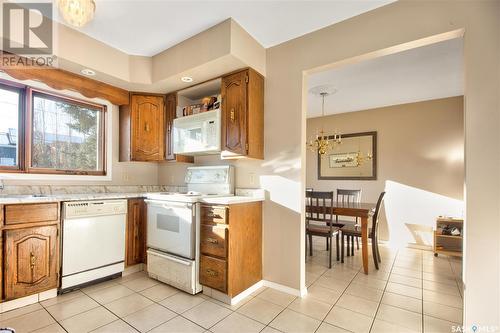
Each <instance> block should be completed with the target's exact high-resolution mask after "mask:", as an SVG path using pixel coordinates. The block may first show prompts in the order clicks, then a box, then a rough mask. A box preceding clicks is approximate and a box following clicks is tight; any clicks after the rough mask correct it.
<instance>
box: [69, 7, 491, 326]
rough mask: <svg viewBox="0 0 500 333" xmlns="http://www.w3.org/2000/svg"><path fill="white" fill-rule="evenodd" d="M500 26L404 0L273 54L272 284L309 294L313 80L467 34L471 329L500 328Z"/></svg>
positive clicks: (474, 10)
mask: <svg viewBox="0 0 500 333" xmlns="http://www.w3.org/2000/svg"><path fill="white" fill-rule="evenodd" d="M499 17H500V2H499V1H454V0H443V1H413V0H400V1H398V2H395V3H393V4H390V5H388V6H384V7H381V8H378V9H376V10H374V11H371V12H368V13H365V14H362V15H359V16H356V17H354V18H352V19H349V20H345V21H342V22H340V23H338V24H335V25H332V26H329V27H326V28H324V29H321V30H319V31H315V32H312V33H309V34H307V35H304V36H302V37H300V38H296V39H294V40H291V41H289V42H286V43H283V44H280V45H277V46H275V47H272V48H270V49H268V50H267V51H266V64H265V67H266V91H265V95H266V97H265V99H266V100H265V108H266V112H265V142H266V144H265V157H266V159H265V161H263V162H262V163H260V162H258V163H255V165H254V164H253V162H249V163H252V164H251V166H250V167H249V168H248V169H252V168H255V169H254V170H255V175H256V177H257V178H258V179H259V182H260V185H261V186H262V187H264V188H265V189H266V190H267V192H268V193H267V195H268V200H266V202H265V204H264V231H263V233H264V278H266V279H267V280H271V281H274V282H277V283H281V284H284V285H287V286H289V287H291V288H305V274H304V272H305V269H304V266H305V265H304V251H303V250H304V237H303V236H304V231H303V230H304V228H303V227H304V225H303V218H302V217H303V210H304V209H303V208H304V206H303V193H304V189H305V181H306V175H305V168H303V166H305V157H306V154H305V147H304V146H305V145H304V142H305V139H306V132H305V124H306V121H305V108H306V103H305V99H304V98H303V96H304V91H305V89H304V88H305V87H306V86H307V84H306V82H305V81H304V74H305V72H306V71H309V70H311V69H314V68H317V67H321V66H326V65H329V64H332V63H338V62H341V61H343V60H345V59H349V58H352V57H357V56H360V55H365V54H371V53H372V52H378V51H379V50H387V48H390V47H394V46H398V45H401V44H403V43H411V42H413V41H415V40H418V39H421V38H425V37H429V36H433V35H436V34H440V33H445V32H449V31H453V30H458V29H464V30H465V37H464V60H465V73H466V81H465V133H466V145H465V156H466V159H465V163H466V185H467V189H466V190H467V192H466V198H467V206H466V210H467V213H466V218H467V225H466V228H467V230H466V232H467V237H466V251H465V260H464V263H465V275H464V279H465V282H466V284H467V286H466V290H465V324H466V325H470V324H472V323H475V324H478V325H500V209H499V204H500V173H499V172H498V170H499V169H500V132H499V131H498V127H499V125H500V102H499V95H500V94H499V92H500V75H499V73H500V71H499V61H500V57H499V56H498V55H499V53H500V45H499V44H500V36H499V34H500V19H499ZM82 36H83V35H82ZM75 40H76V41H77V43H79V44H80V45H85V46H89V47H88V49H85V50H83V52H84V53H82V54H87V55H88V57H81V56H79V55H78V54H76V53H78V52H80V51H81V48H69V47H68V48H65V49H63V50H61V51H62V53H61V54H63V53H67V55H66V56H63V58H64V57H66V58H68V59H71V60H74V61H75V62H79V61H80V60H81V64H82V65H84V66H87V67H92V68H94V69H97V70H98V71H99V72H101V71H102V73H107V74H109V77H107V79H111V78H122V77H123V78H125V79H124V80H126V77H127V76H129V75H130V74H129V71H130V70H129V64H128V61H127V59H126V57H125V56H124V55H122V54H119V53H117V54H115V53H114V52H112V51H111V50H107V49H106V50H104V51H103V52H100V51H99V50H100V49H101V46H100V45H96V43H95V42H94V43H90V44H87V43H86V42H85V41H84V40H82V39H80V38H76V37H75V38H71V39H70V41H68V43H69V42H70V44H68V45H73V44H74V43H75ZM90 53H91V54H90ZM381 53H383V52H381ZM94 54H97V55H98V58H96V57H95V56H94ZM377 54H378V53H377ZM115 56H116V57H115ZM78 59H80V60H78ZM117 66H119V67H120V68H121V69H117ZM146 67H147V66H146ZM99 74H101V73H99ZM103 75H104V74H103ZM104 76H105V75H104ZM117 80H118V81H119V80H120V79H117ZM121 82H123V81H121ZM485 144H487V147H486V148H485ZM244 165H246V164H244ZM167 168H168V167H167ZM141 169H142V168H141ZM148 171H149V170H146V169H145V170H144V172H145V173H148ZM485 254H487V255H488V258H487V260H485Z"/></svg>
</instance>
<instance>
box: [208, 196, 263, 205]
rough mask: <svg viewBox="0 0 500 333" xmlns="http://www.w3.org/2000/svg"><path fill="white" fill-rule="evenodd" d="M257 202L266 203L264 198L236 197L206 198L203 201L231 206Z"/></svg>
mask: <svg viewBox="0 0 500 333" xmlns="http://www.w3.org/2000/svg"><path fill="white" fill-rule="evenodd" d="M256 201H264V198H262V197H251V196H242V195H234V196H230V197H215V198H206V199H202V200H201V202H203V203H208V204H214V205H231V204H239V203H247V202H256Z"/></svg>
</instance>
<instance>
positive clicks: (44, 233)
mask: <svg viewBox="0 0 500 333" xmlns="http://www.w3.org/2000/svg"><path fill="white" fill-rule="evenodd" d="M57 234H58V226H57V225H50V226H45V227H34V228H23V229H15V230H7V231H5V233H4V243H5V276H4V282H5V284H4V286H5V288H4V289H5V299H7V300H10V299H14V298H19V297H23V296H27V295H31V294H35V293H39V292H41V291H44V290H48V289H53V288H57V286H58V282H59V278H58V270H59V268H58V262H59V256H58V253H59V251H58V249H59V241H58V237H57Z"/></svg>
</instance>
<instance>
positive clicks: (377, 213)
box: [371, 192, 385, 239]
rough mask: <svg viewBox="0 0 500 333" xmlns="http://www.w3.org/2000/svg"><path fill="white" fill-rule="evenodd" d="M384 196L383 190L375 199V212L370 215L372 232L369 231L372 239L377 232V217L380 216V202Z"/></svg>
mask: <svg viewBox="0 0 500 333" xmlns="http://www.w3.org/2000/svg"><path fill="white" fill-rule="evenodd" d="M384 197H385V192H382V193H380V196H379V197H378V200H377V206H375V213H374V214H373V217H372V233H371V237H372V239H375V237H376V235H377V232H378V218H379V216H380V210H381V208H382V203H383V202H384Z"/></svg>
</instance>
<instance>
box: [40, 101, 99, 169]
mask: <svg viewBox="0 0 500 333" xmlns="http://www.w3.org/2000/svg"><path fill="white" fill-rule="evenodd" d="M101 111H102V110H101V109H100V108H95V109H93V108H92V107H91V106H82V105H80V104H78V103H71V101H67V100H61V99H58V98H52V97H51V96H45V95H42V94H38V93H37V94H34V95H33V106H32V144H31V167H32V168H40V169H56V170H72V171H100V170H101V171H102V169H103V168H102V165H103V161H101V160H100V159H101V156H102V152H101V150H102V134H101V133H102V131H101V130H102V129H101V126H102V122H101V117H102V116H103V115H102V112H101Z"/></svg>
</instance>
